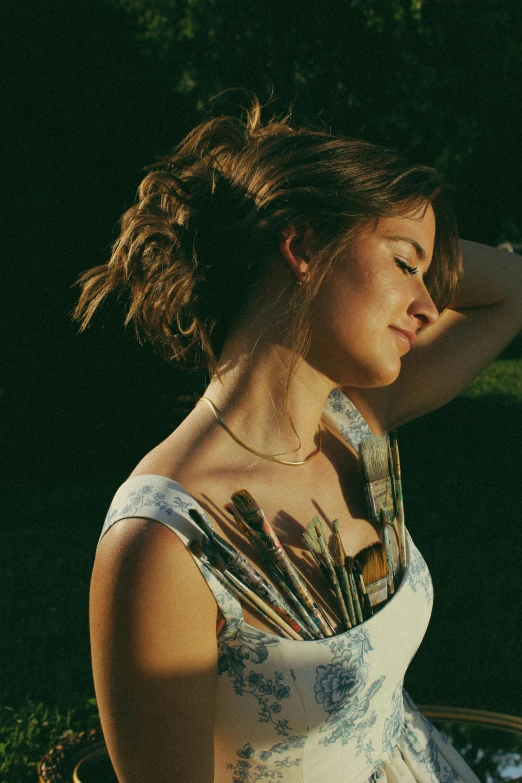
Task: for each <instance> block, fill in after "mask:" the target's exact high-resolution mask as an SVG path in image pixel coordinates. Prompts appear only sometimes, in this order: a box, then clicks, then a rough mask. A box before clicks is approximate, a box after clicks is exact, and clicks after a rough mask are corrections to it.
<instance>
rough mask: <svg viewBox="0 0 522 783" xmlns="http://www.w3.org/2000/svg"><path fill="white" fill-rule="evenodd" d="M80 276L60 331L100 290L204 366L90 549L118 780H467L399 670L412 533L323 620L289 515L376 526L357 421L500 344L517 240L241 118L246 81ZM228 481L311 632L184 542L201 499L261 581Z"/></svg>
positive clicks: (319, 596) (405, 407)
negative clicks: (281, 616) (488, 243)
mask: <svg viewBox="0 0 522 783" xmlns="http://www.w3.org/2000/svg"><path fill="white" fill-rule="evenodd" d="M462 267H463V271H464V274H463V276H462V274H461V272H462ZM80 280H81V284H82V286H83V289H82V293H81V297H80V301H79V304H78V307H77V309H76V311H75V317H76V318H77V319H80V320H81V321H82V329H83V328H85V327H86V326H87V324H88V323H89V321H90V319H91V318H92V316H93V314H94V312H95V310H96V309H97V307H98V305H99V304H100V302H101V301H102V300H103V299H104V297H105V296H106V295H107V294H109V293H110V292H111V291H113V290H116V289H118V288H120V287H124V288H125V289H127V290H128V292H129V294H130V309H129V313H128V318H127V322H129V321H130V320H131V319H133V320H134V322H135V324H136V326H137V328H138V329H139V330H141V332H143V333H144V334H145V335H146V337H147V338H148V339H149V340H150V341H151V342H152V343H153V344H154V345H155V346H157V347H158V348H161V349H162V350H163V352H164V354H165V355H166V356H169V357H173V358H181V359H192V360H194V361H196V362H199V363H201V361H202V359H204V360H205V361H206V363H207V365H208V367H209V369H210V378H211V380H210V384H209V386H208V388H207V389H206V391H205V394H204V397H205V398H206V399H205V400H200V401H199V403H198V404H197V405H196V406H195V407H194V409H193V411H192V412H191V413H190V414H189V415H188V416H187V418H186V419H185V420H184V421H183V422H182V424H181V425H180V426H179V427H178V428H177V429H176V430H175V431H174V432H173V433H172V434H171V435H170V436H169V437H168V438H167V439H166V440H165V441H164V442H162V443H160V444H159V445H158V446H157V447H156V448H154V449H153V450H152V451H151V452H150V453H148V454H147V455H146V456H145V457H144V458H143V459H142V460H141V462H140V463H139V464H138V465H137V466H136V468H135V469H134V470H133V472H132V473H131V475H130V477H129V478H128V479H127V481H126V482H125V483H124V484H123V485H122V486H121V487H120V488H119V490H118V491H117V493H116V496H115V498H114V501H113V503H112V505H111V508H110V510H109V513H108V515H107V519H106V522H105V525H104V527H103V532H102V538H101V540H100V544H99V547H98V550H97V555H96V561H95V565H94V571H93V577H92V588H91V607H90V610H91V634H92V657H93V668H94V678H95V686H96V695H97V699H98V704H99V709H100V716H101V721H102V727H103V731H104V734H105V738H106V742H107V745H108V749H109V752H110V756H111V759H112V762H113V765H114V768H115V770H116V772H117V775H118V778H119V780H120V781H121V783H143V782H144V781H147V783H167V782H168V783H172V781H190V783H225V782H226V783H239V781H264V780H281V781H284V783H294V782H297V781H300V783H302V782H303V781H304V782H305V783H317V782H318V781H321V783H340V782H341V781H345V782H346V783H359V781H367V780H370V779H371V780H372V781H379V782H382V781H388V783H391V782H392V781H393V782H394V783H395V782H396V781H401V783H413V781H417V783H432V781H446V783H449V781H466V783H471V781H476V780H477V778H476V777H475V775H474V774H473V772H472V771H471V770H470V769H469V767H468V766H467V765H466V764H465V763H464V761H463V760H462V759H461V758H460V756H459V755H458V754H457V753H456V751H455V750H454V749H453V748H452V747H451V746H450V745H449V744H448V743H447V742H445V740H444V739H443V738H442V737H441V735H440V734H439V733H438V732H437V731H436V730H435V729H434V727H433V726H431V724H429V722H428V721H426V720H425V719H424V718H423V717H422V716H421V715H420V713H419V712H418V710H417V709H416V707H415V705H414V704H413V702H412V701H411V699H410V698H409V696H408V695H407V694H406V693H405V692H404V691H403V689H402V682H403V677H404V673H405V671H406V668H407V666H408V664H409V661H410V660H411V658H412V657H413V655H414V653H415V651H416V649H417V647H418V645H419V644H420V642H421V640H422V637H423V635H424V632H425V629H426V626H427V623H428V620H429V614H430V611H431V600H432V590H431V581H430V579H429V574H428V571H427V568H426V564H425V563H424V561H423V560H422V557H421V556H420V554H419V552H418V550H417V549H416V548H415V546H414V544H413V542H412V541H411V539H410V538H409V537H408V566H407V568H406V571H405V573H404V575H403V577H402V581H401V582H400V585H399V586H398V589H396V591H395V594H394V595H392V597H391V598H389V600H388V601H387V603H385V604H384V606H383V607H382V608H381V609H380V611H376V612H375V613H374V614H373V616H370V617H367V619H366V620H365V621H364V622H362V623H359V624H357V625H354V626H353V627H352V628H351V629H350V630H346V626H343V625H341V624H340V622H339V616H338V614H337V613H336V611H335V609H334V608H333V594H332V592H331V590H330V587H329V584H328V581H327V580H326V578H325V577H324V576H323V573H322V572H321V571H320V570H319V568H318V567H317V566H316V565H315V564H314V561H313V559H312V558H311V556H310V555H309V553H308V551H307V550H306V548H305V547H304V545H303V539H302V532H303V529H305V528H306V525H307V523H308V522H309V521H310V519H311V518H312V517H313V516H314V515H315V514H319V516H320V517H321V519H322V522H323V527H324V529H325V533H326V536H327V538H329V541H328V546H329V547H330V548H331V549H332V551H333V541H334V536H333V534H332V523H333V521H334V520H339V532H340V536H341V539H342V543H343V545H344V549H345V552H346V554H347V555H348V556H355V555H356V554H357V553H358V552H360V551H361V550H363V549H365V548H366V547H369V546H371V545H372V544H375V543H377V542H378V541H379V540H380V538H381V537H382V529H381V525H380V524H377V523H376V522H374V521H372V520H371V519H370V516H369V512H368V507H367V505H366V501H365V497H364V493H363V487H362V480H361V474H360V471H359V466H358V447H359V442H360V440H361V436H363V435H369V434H373V435H379V434H382V433H385V432H388V431H390V430H392V429H394V428H396V427H398V426H400V425H401V424H403V423H405V422H407V421H410V420H411V419H414V418H416V417H417V416H421V415H422V414H424V413H427V412H428V411H431V410H434V409H435V408H437V407H439V406H441V405H443V404H445V403H446V402H448V401H449V400H451V399H452V398H453V397H455V396H456V395H457V394H458V393H459V392H460V391H461V390H462V389H463V388H464V387H465V386H467V385H468V383H469V382H470V381H471V379H472V378H473V377H474V376H475V375H477V374H478V373H479V372H480V371H481V370H482V368H484V367H485V366H486V365H487V364H488V363H489V362H491V360H492V359H493V358H494V357H495V356H496V355H497V354H498V353H499V352H500V351H501V349H502V348H503V347H504V346H505V345H506V344H507V343H509V342H510V340H511V339H512V338H513V337H514V336H515V335H516V334H517V333H518V332H519V330H520V329H521V328H522V304H521V303H522V265H521V264H520V260H519V259H518V258H517V257H516V256H513V255H512V254H509V253H507V252H504V251H499V250H497V249H493V248H489V247H485V246H482V245H478V244H475V243H472V242H465V241H461V242H460V243H459V241H458V238H457V234H456V229H455V224H454V221H453V218H452V216H451V212H450V209H449V207H448V204H447V200H446V188H445V185H444V183H443V182H442V180H441V179H440V177H439V176H438V175H437V174H436V173H435V171H434V170H433V169H430V168H426V167H419V166H410V165H408V164H407V163H405V162H404V161H403V160H402V159H401V158H399V157H398V156H397V155H396V154H395V153H393V152H390V151H388V150H385V149H382V148H379V147H376V146H373V145H371V144H368V143H365V142H362V141H356V140H352V139H346V138H339V137H335V136H332V135H329V134H327V133H320V132H315V131H311V130H307V129H300V130H295V129H293V128H292V127H291V126H290V124H289V120H288V118H286V119H285V120H273V121H271V122H269V123H268V124H266V125H263V123H262V122H261V118H260V106H259V103H258V102H257V100H255V99H254V100H253V102H252V105H251V107H250V110H249V111H247V112H245V114H244V116H243V118H242V119H237V118H234V117H230V116H219V117H215V118H214V119H211V120H208V121H206V122H204V123H202V124H201V125H200V126H198V127H197V128H195V130H194V131H192V133H190V134H189V136H188V137H187V138H186V139H185V140H184V141H183V142H182V143H181V144H180V145H179V146H178V148H177V149H176V150H175V152H174V153H173V154H172V155H171V156H168V157H167V158H165V159H164V160H162V161H161V163H160V164H159V165H156V166H154V167H151V171H150V173H148V175H147V176H146V177H145V179H144V181H143V183H142V185H141V187H140V190H139V199H138V202H137V204H136V205H135V206H133V207H132V208H131V209H129V210H128V212H127V213H126V214H125V215H124V217H123V220H122V229H121V235H120V237H119V239H118V241H117V242H116V244H115V246H114V250H113V254H112V257H111V259H110V261H109V263H108V264H107V265H104V266H101V267H96V268H95V269H92V270H89V271H88V272H86V273H84V275H82V278H81V279H80ZM240 489H247V490H248V491H249V492H250V493H251V494H252V495H253V497H254V498H255V500H256V501H257V502H258V503H259V505H260V506H261V508H262V509H263V511H264V514H265V516H266V519H267V520H268V521H269V522H270V524H271V525H272V527H273V528H274V530H275V533H276V535H277V536H278V538H279V539H280V541H281V542H282V543H283V545H284V548H285V550H286V552H287V553H288V556H289V558H290V560H291V561H292V562H293V564H294V566H295V568H296V569H297V571H298V573H299V574H300V575H301V576H302V578H303V579H304V581H305V583H306V584H307V586H308V588H309V590H310V592H311V593H312V595H313V597H314V599H315V601H316V603H317V604H318V605H319V606H320V609H321V611H322V612H323V614H324V615H326V618H327V620H325V621H324V622H326V623H329V624H330V625H331V626H332V627H333V631H334V632H333V634H332V633H331V632H330V635H328V634H327V633H324V634H322V637H323V638H312V639H311V638H302V640H299V639H296V638H288V635H287V634H284V633H283V632H278V631H277V628H274V626H273V625H272V624H271V623H270V621H269V619H267V617H266V616H263V615H261V614H260V613H259V612H258V611H256V610H255V608H253V607H252V606H251V605H250V604H248V603H246V602H244V601H241V602H240V601H238V598H237V595H238V594H237V593H235V592H234V590H233V589H232V588H231V587H230V589H229V588H227V586H226V583H223V582H222V581H221V580H220V579H219V577H218V576H217V575H216V574H215V572H211V571H209V570H208V569H207V568H205V567H204V566H203V565H202V563H201V561H200V560H199V559H198V557H196V556H195V554H193V553H192V552H191V551H189V549H188V544H189V543H190V542H192V541H194V540H195V541H197V542H198V543H199V544H200V545H203V544H204V539H205V535H204V534H202V532H201V530H200V528H199V527H198V525H197V524H196V523H195V522H194V520H193V518H192V517H191V516H190V514H189V511H190V509H196V510H199V511H202V510H204V511H205V512H206V513H207V515H208V516H209V518H210V519H211V522H212V525H213V527H214V531H215V532H216V533H218V534H219V535H220V536H221V537H222V538H223V539H225V540H226V541H228V542H229V543H231V544H232V545H233V546H234V547H235V548H236V549H237V550H238V551H239V552H241V553H242V554H243V555H244V556H245V557H246V558H247V559H248V560H249V561H250V562H251V563H253V564H254V565H255V567H256V568H257V570H258V571H259V572H260V573H262V574H264V575H265V576H266V577H267V578H270V574H269V573H268V571H267V564H266V561H265V560H264V559H263V558H262V557H261V555H260V554H259V553H258V550H257V549H256V548H254V547H253V546H252V544H251V543H250V542H249V540H248V539H247V537H245V535H243V533H241V532H240V529H239V528H238V526H237V524H236V522H235V521H234V519H233V517H232V516H231V514H230V513H229V509H228V504H229V503H230V498H231V496H232V494H233V493H234V492H235V491H237V490H240ZM158 522H159V523H160V524H158ZM116 523H117V524H116ZM173 532H174V533H175V535H172V533H173Z"/></svg>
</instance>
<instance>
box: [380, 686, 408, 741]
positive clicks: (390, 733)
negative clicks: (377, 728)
mask: <svg viewBox="0 0 522 783" xmlns="http://www.w3.org/2000/svg"><path fill="white" fill-rule="evenodd" d="M403 723H404V696H403V690H402V682H400V683H399V684H398V685H397V687H396V688H395V691H394V693H393V696H392V711H391V715H390V716H389V717H388V718H386V720H385V721H384V733H383V736H382V749H383V751H384V753H391V751H392V750H393V749H394V747H395V745H396V744H397V740H398V738H399V735H400V733H401V730H402V726H403Z"/></svg>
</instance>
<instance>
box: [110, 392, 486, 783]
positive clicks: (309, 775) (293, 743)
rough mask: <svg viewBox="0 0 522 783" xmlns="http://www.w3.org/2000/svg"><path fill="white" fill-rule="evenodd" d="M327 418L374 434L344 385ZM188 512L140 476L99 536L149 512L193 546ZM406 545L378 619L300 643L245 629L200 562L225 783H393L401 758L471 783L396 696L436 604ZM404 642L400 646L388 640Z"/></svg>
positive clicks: (185, 497)
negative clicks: (217, 622) (216, 627)
mask: <svg viewBox="0 0 522 783" xmlns="http://www.w3.org/2000/svg"><path fill="white" fill-rule="evenodd" d="M325 417H326V419H327V420H329V421H330V422H331V423H332V426H335V427H337V429H339V426H342V428H343V432H342V433H341V434H343V435H344V437H346V438H347V440H349V442H351V443H352V445H354V444H355V447H356V448H357V446H358V444H359V442H360V439H361V438H362V437H364V436H366V435H369V434H371V433H370V431H369V428H367V425H366V424H365V422H364V420H363V419H362V417H361V416H360V414H359V412H358V411H357V410H356V409H355V407H354V406H353V405H352V403H351V402H350V400H349V399H348V398H347V397H346V396H345V395H344V394H343V393H342V392H341V391H340V390H337V389H336V390H334V391H333V392H332V394H331V395H330V396H329V398H328V402H327V405H326V406H325ZM328 417H329V418H328ZM193 507H197V502H196V500H195V499H194V498H192V497H191V496H190V494H189V493H187V492H186V491H185V490H183V487H181V486H180V485H179V484H177V483H176V482H174V481H172V480H170V479H168V478H166V477H164V476H154V475H147V476H143V477H139V476H135V477H132V478H131V479H128V480H127V481H126V482H125V483H124V484H123V485H122V487H120V489H119V490H118V492H117V493H116V496H115V498H114V501H113V504H112V505H111V508H110V509H109V513H108V515H107V518H106V522H105V524H104V528H103V531H102V535H103V534H104V532H105V531H106V530H108V529H109V527H110V526H111V524H113V523H114V522H117V521H118V520H119V519H122V518H125V517H126V516H146V517H151V518H153V519H154V518H156V519H158V520H159V521H161V522H162V523H163V524H166V525H168V526H169V527H171V528H172V529H173V530H174V531H175V532H176V533H177V534H178V535H179V537H180V538H181V539H182V540H183V541H184V542H185V543H186V544H188V543H189V542H190V541H191V540H192V539H193V538H194V536H195V535H197V533H196V526H195V525H193V523H192V520H190V516H189V514H188V510H189V509H190V508H193ZM191 526H192V527H191ZM409 543H410V563H409V566H408V569H407V573H406V574H405V576H404V579H403V582H402V584H401V587H400V589H399V590H398V591H397V592H396V595H395V596H394V597H393V598H392V600H391V601H390V602H389V603H388V604H387V605H386V606H385V607H384V608H383V609H382V610H381V611H380V612H379V613H377V614H376V615H374V617H372V618H370V619H369V620H368V621H366V622H365V623H364V624H363V625H361V626H359V627H356V628H353V629H351V630H350V631H347V632H345V633H342V634H339V635H338V636H335V637H331V638H327V639H321V640H313V641H303V642H298V641H294V640H291V639H285V638H281V637H278V636H276V635H274V634H271V633H270V634H269V633H265V632H263V631H260V630H258V629H256V628H253V627H252V626H250V625H248V624H247V623H245V622H244V620H243V615H242V610H241V605H240V603H239V602H238V601H237V599H236V598H235V597H234V596H233V595H232V594H231V593H230V591H229V590H228V589H227V587H226V584H223V583H222V582H221V580H220V579H219V578H218V576H216V575H215V574H213V573H212V572H210V571H209V570H208V569H207V568H206V567H204V566H203V565H202V564H201V563H199V562H198V565H199V567H200V569H201V572H202V574H203V576H204V578H205V579H206V580H207V583H208V586H209V588H210V589H211V591H212V593H213V594H214V596H215V599H216V602H217V604H218V605H219V607H220V609H221V612H222V614H223V615H224V617H225V624H224V627H223V629H222V630H221V632H220V633H219V635H218V637H217V648H218V656H217V661H218V664H217V668H218V675H219V678H218V689H217V693H218V699H217V702H216V710H217V712H216V720H219V726H220V732H219V734H220V736H219V742H220V750H219V758H220V759H222V761H220V769H219V770H218V769H216V775H217V778H218V779H219V780H220V782H221V781H222V782H223V783H225V781H226V783H257V782H259V783H266V781H275V782H276V783H278V782H279V781H281V782H282V783H302V781H303V780H304V779H306V780H310V783H318V782H320V781H322V780H352V779H357V780H358V781H362V780H365V781H367V783H382V782H383V781H385V780H386V778H387V775H388V772H387V769H388V767H387V765H390V766H391V770H390V772H391V774H392V776H393V775H394V774H395V777H396V778H397V779H399V778H401V775H402V772H401V770H403V769H404V767H403V764H404V763H406V764H407V766H408V767H409V769H410V772H411V780H419V779H422V780H423V781H425V783H428V781H430V783H464V782H465V783H478V779H477V778H476V777H475V776H474V775H473V773H472V772H471V770H469V769H468V768H467V767H466V765H465V763H464V762H463V760H462V759H461V758H460V757H459V756H458V754H457V752H456V751H455V749H454V748H453V747H452V746H451V745H449V744H448V743H447V741H445V740H444V739H443V738H442V736H441V735H439V733H438V732H437V730H436V729H435V728H434V727H433V726H432V725H431V724H430V723H429V721H427V720H426V719H424V718H423V717H422V716H421V715H420V713H419V712H418V710H417V709H416V707H415V705H414V704H413V702H411V699H409V697H408V696H407V694H406V693H404V696H403V691H402V680H403V677H404V672H405V671H406V668H407V665H408V663H409V661H410V660H411V657H412V656H413V654H414V651H415V650H416V649H417V647H418V645H419V644H420V641H421V639H422V635H423V632H424V628H425V626H426V623H427V619H428V616H429V608H430V604H431V598H432V584H431V579H430V577H429V573H428V570H427V567H426V564H425V562H424V560H423V559H422V557H421V555H420V553H418V551H417V550H416V548H415V547H414V546H412V542H411V541H410V542H409ZM394 607H395V608H394ZM386 618H388V619H386ZM374 630H375V632H374ZM399 635H400V636H401V643H400V644H394V640H395V639H396V638H397V637H398V636H399ZM392 694H393V695H392ZM383 710H385V712H384V714H383ZM258 727H259V728H258ZM305 749H306V753H305ZM383 759H384V760H383ZM396 763H398V766H397V767H396V768H394V765H395V764H396ZM421 768H422V772H420V774H419V776H417V774H416V772H415V770H417V769H421ZM456 769H458V770H459V773H460V776H459V774H457V772H456V771H455V770H456ZM394 779H395V778H394ZM408 779H409V778H408Z"/></svg>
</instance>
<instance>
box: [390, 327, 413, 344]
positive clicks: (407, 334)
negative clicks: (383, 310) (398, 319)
mask: <svg viewBox="0 0 522 783" xmlns="http://www.w3.org/2000/svg"><path fill="white" fill-rule="evenodd" d="M390 329H392V330H393V331H394V332H395V333H396V334H397V335H398V337H400V338H401V339H402V340H403V341H404V344H405V345H408V348H411V346H412V345H413V343H414V342H415V340H416V338H417V335H416V334H415V332H411V331H410V330H409V329H399V327H398V326H390Z"/></svg>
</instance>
